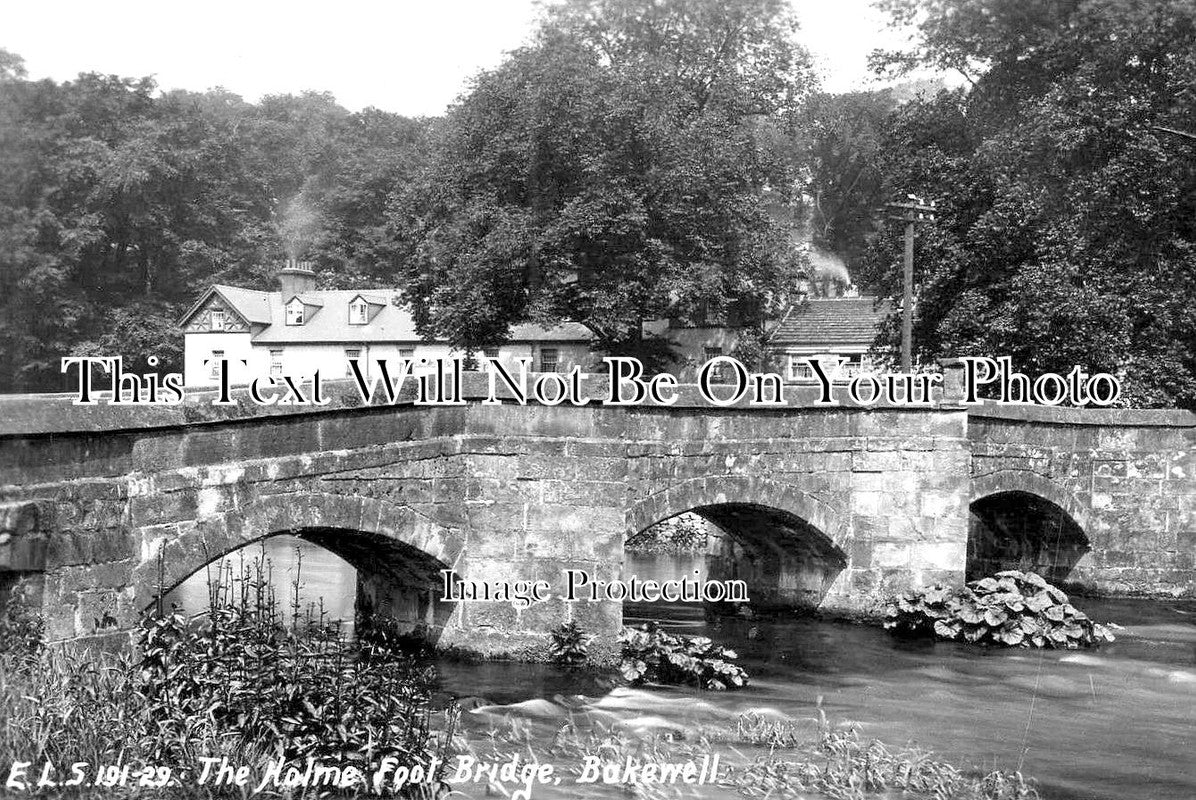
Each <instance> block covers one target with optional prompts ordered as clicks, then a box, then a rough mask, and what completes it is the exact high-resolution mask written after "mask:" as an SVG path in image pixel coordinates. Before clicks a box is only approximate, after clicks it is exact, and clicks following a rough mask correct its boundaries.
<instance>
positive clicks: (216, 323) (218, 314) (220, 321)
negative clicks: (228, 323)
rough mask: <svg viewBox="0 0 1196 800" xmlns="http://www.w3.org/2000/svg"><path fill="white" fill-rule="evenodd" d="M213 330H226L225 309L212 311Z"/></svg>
mask: <svg viewBox="0 0 1196 800" xmlns="http://www.w3.org/2000/svg"><path fill="white" fill-rule="evenodd" d="M212 330H214V331H222V330H224V309H222V308H218V309H215V310H213V311H212Z"/></svg>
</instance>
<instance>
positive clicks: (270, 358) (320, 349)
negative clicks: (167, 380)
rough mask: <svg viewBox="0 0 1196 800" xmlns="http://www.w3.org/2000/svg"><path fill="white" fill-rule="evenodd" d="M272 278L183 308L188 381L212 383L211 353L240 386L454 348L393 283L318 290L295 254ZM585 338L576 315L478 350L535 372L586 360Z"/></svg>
mask: <svg viewBox="0 0 1196 800" xmlns="http://www.w3.org/2000/svg"><path fill="white" fill-rule="evenodd" d="M278 281H279V291H276V292H264V291H258V290H254V289H242V288H239V287H236V286H221V285H215V286H212V287H211V288H210V289H208V290H207V291H206V292H204V294H203V295H202V296H201V297H200V298H199V300H197V301H196V303H195V305H193V306H192V307H191V308H190V309H189V310H188V311H187V313H186V314H184V315H183V317H182V318H181V319H180V320H179V326H180V327H181V328H182V329H183V342H184V344H183V381H184V383H185V384H186V385H187V386H211V385H215V384H216V383H217V381H218V377H219V372H218V365H216V364H215V363H213V362H214V361H215V360H216V359H220V358H226V359H229V361H230V367H229V368H230V372H231V379H232V382H233V383H234V384H245V383H248V382H249V380H251V379H252V378H256V377H260V376H265V375H281V374H284V373H285V374H288V375H304V376H310V375H312V374H313V373H314V372H315V371H316V370H319V371H320V374H321V376H323V377H324V378H326V379H331V378H339V377H350V376H351V373H350V372H349V365H348V361H349V359H352V358H357V359H360V360H361V363H362V364H363V365H367V366H368V368H369V369H371V370H372V369H374V367H373V365H374V362H376V360H377V359H380V358H384V359H389V360H393V361H396V362H397V361H398V360H399V359H404V358H406V359H424V358H426V359H428V360H429V361H433V360H435V359H437V358H450V357H453V356H458V357H459V356H462V355H463V354H462V353H460V352H453V351H452V350H451V348H450V347H449V345H448V343H447V342H425V341H422V340H421V339H420V337H419V335H418V334H417V333H416V330H415V321H414V319H413V318H412V315H411V312H410V310H409V309H408V308H407V306H406V305H405V304H404V303H403V302H402V300H401V299H400V298H399V296H398V295H397V294H396V293H395V291H394V290H393V289H338V290H328V289H323V290H321V289H317V288H316V276H315V273H314V272H312V271H311V270H310V269H307V268H306V265H304V264H295V263H294V262H291V263H288V265H287V267H286V268H284V269H282V270H280V271H279V274H278ZM591 338H592V334H591V332H590V331H589V329H588V328H586V327H584V326H582V325H578V324H576V323H563V324H561V325H558V326H557V327H554V328H551V329H546V328H541V327H539V326H537V325H518V326H515V327H513V328H512V329H511V336H510V340H509V341H508V343H507V344H504V345H503V346H502V347H500V348H495V349H493V350H487V351H485V354H486V355H489V356H495V357H498V358H499V359H500V360H501V361H503V362H504V363H513V361H514V360H515V359H516V358H520V357H526V358H531V359H532V369H533V370H536V371H540V372H556V371H564V370H567V369H569V368H571V367H572V366H574V365H576V364H580V365H582V367H583V369H584V368H587V367H588V366H589V365H590V364H591V363H592V362H593V360H594V356H593V354H592V348H591V345H590V342H591ZM477 355H481V353H478V354H477ZM242 360H244V361H245V362H247V366H242V365H241V363H240V362H241V361H242ZM205 362H208V363H207V364H205ZM367 374H371V373H367ZM392 374H393V373H392Z"/></svg>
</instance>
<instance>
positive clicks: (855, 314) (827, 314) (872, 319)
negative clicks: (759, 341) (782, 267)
mask: <svg viewBox="0 0 1196 800" xmlns="http://www.w3.org/2000/svg"><path fill="white" fill-rule="evenodd" d="M888 310H889V309H888V304H887V303H882V304H881V305H880V306H879V307H878V306H877V305H876V298H874V297H836V298H819V299H812V300H807V301H806V302H804V303H800V304H798V305H795V306H793V307H792V308H790V309H789V311H788V312H787V313H786V314H785V317H784V319H782V320H781V324H780V325H778V326H777V327H776V329H775V330H774V331H773V334H772V343H773V344H774V345H836V346H842V345H857V346H861V347H867V346H869V345H871V344H872V341H873V340H874V339H875V338H876V334H877V333H878V332H879V331H880V326H881V323H882V322H883V321H884V318H885V315H886V314H888Z"/></svg>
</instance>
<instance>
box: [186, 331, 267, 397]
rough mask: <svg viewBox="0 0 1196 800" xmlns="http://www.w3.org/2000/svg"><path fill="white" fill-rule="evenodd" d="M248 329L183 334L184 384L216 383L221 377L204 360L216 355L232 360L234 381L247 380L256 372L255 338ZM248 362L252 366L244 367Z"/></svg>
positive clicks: (235, 382) (202, 384) (203, 384)
mask: <svg viewBox="0 0 1196 800" xmlns="http://www.w3.org/2000/svg"><path fill="white" fill-rule="evenodd" d="M250 336H251V335H250V333H249V332H248V331H244V332H240V333H221V332H211V331H188V332H186V333H184V334H183V383H184V385H186V386H215V385H216V384H217V383H219V377H218V376H217V375H214V374H213V373H212V367H211V365H206V366H205V365H204V363H203V362H204V361H205V360H208V359H211V358H213V357H214V356H216V355H217V354H219V355H221V356H223V357H224V358H227V359H229V360H230V361H231V362H232V363H230V364H229V375H230V377H231V379H232V382H233V383H234V384H241V383H247V382H248V381H249V378H250V377H251V376H252V374H253V372H252V369H253V355H252V354H251V351H252V350H253V345H252V340H251V338H250ZM241 360H246V361H249V368H248V369H247V368H245V367H243V366H241V364H240V363H239V362H240V361H241Z"/></svg>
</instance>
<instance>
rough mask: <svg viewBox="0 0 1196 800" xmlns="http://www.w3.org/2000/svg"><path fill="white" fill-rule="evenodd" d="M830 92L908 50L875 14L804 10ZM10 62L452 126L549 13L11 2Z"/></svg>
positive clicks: (44, 71)
mask: <svg viewBox="0 0 1196 800" xmlns="http://www.w3.org/2000/svg"><path fill="white" fill-rule="evenodd" d="M791 2H792V3H793V6H794V11H795V12H796V14H797V17H798V19H799V21H800V22H801V25H802V31H801V33H800V35H799V39H800V41H801V42H802V44H804V45H805V46H806V47H807V48H808V49H809V50H810V52H811V54H812V55H813V56H814V58H815V63H816V66H817V69H818V70H819V72H820V74H821V75H822V78H823V81H824V84H823V85H824V87H825V88H826V89H827V90H828V91H835V92H840V91H846V90H849V89H854V88H868V87H869V83H868V82H869V79H870V76H869V74H868V72H867V67H866V61H867V57H868V53H869V52H871V50H872V49H873V48H875V47H893V46H899V45H900V43H901V41H902V40H901V39H900V38H899V37H898V36H897V35H896V34H894V33H893V32H892V31H886V30H885V20H884V17H883V15H881V14H880V13H879V12H877V11H876V10H875V9H873V8H872V7H871V0H791ZM7 6H8V7H7V8H6V9H5V11H4V14H3V17H4V21H3V25H2V27H0V48H4V49H6V50H8V51H10V52H13V53H16V54H18V55H20V56H22V57H23V58H24V59H25V66H26V69H27V70H28V71H29V77H31V78H34V79H40V78H52V79H54V80H57V81H62V80H69V79H71V78H73V77H74V76H75V75H77V74H78V73H80V72H102V73H107V74H116V75H121V76H125V77H142V76H145V75H152V76H154V78H155V79H156V80H157V82H158V85H159V86H160V87H162V88H163V89H191V90H195V91H203V90H205V89H209V88H213V87H216V86H222V87H224V88H225V89H228V90H229V91H232V92H235V93H236V94H239V95H241V96H242V97H244V98H245V99H246V100H250V101H256V100H258V99H259V98H260V97H262V96H263V95H266V94H283V93H297V92H300V91H303V90H308V89H311V90H317V91H329V92H332V94H333V95H335V96H336V98H337V100H338V101H339V102H340V103H341V105H343V106H345V107H346V108H349V109H351V110H354V111H356V110H359V109H361V108H365V107H367V106H374V107H377V108H381V109H383V110H386V111H392V112H396V113H400V114H406V115H409V116H431V115H439V114H441V113H443V112H444V110H445V108H446V107H447V106H448V105H449V104H450V103H452V102H453V101H454V100H455V99H456V98H457V97H458V96H459V95H460V94H461V93H462V92H463V91H464V90H465V88H466V87H467V83H468V80H469V78H470V77H471V76H472V75H474V74H475V73H477V71H478V70H480V69H486V68H490V67H494V66H496V65H498V64H499V63H501V61H502V58H503V54H504V53H505V52H507V51H509V50H512V49H514V48H516V47H518V46H520V45H521V44H522V43H524V41H525V40H526V39H527V37H528V35H529V34H530V32H531V30H532V28H533V25H534V22H535V20H536V19H537V16H538V8H537V6H536V4H535V0H418V2H415V1H413V0H389V2H387V1H386V0H368V1H367V0H341V1H340V2H336V3H333V2H328V0H323V2H310V1H309V0H292V1H291V2H277V0H239V2H231V1H230V0H205V1H204V2H187V3H180V2H178V0H175V1H174V2H170V0H107V1H106V2H96V1H95V0H84V1H82V2H80V0H65V1H60V2H44V1H42V2H39V0H19V1H17V2H14V0H8V3H7Z"/></svg>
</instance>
